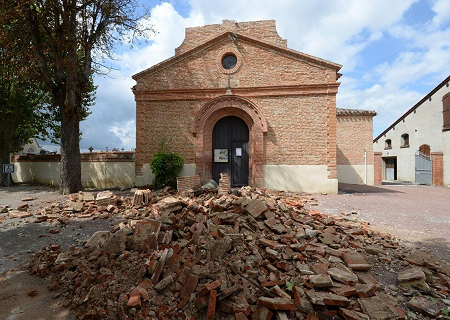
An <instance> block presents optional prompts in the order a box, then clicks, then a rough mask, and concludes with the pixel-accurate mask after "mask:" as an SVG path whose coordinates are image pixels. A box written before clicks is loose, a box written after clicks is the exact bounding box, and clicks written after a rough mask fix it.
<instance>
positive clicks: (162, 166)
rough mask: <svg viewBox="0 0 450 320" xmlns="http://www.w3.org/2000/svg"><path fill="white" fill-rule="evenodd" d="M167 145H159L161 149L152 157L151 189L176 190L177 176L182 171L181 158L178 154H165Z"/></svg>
mask: <svg viewBox="0 0 450 320" xmlns="http://www.w3.org/2000/svg"><path fill="white" fill-rule="evenodd" d="M166 148H167V144H166V143H164V142H163V143H161V147H160V149H159V150H158V152H157V153H155V154H154V155H153V158H152V161H151V162H150V168H151V169H152V172H153V174H154V175H155V179H153V187H154V188H155V189H162V188H164V187H166V186H170V187H171V188H173V189H176V188H177V176H178V174H179V173H180V171H181V169H183V158H182V157H181V156H180V155H179V154H178V153H167V152H166Z"/></svg>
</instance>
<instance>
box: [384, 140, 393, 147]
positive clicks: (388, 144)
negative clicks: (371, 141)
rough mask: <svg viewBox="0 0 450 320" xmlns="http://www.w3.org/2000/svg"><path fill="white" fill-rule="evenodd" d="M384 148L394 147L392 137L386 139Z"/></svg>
mask: <svg viewBox="0 0 450 320" xmlns="http://www.w3.org/2000/svg"><path fill="white" fill-rule="evenodd" d="M384 148H385V149H392V142H391V139H386V141H385V142H384Z"/></svg>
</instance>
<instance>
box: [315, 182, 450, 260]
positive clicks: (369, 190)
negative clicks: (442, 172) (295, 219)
mask: <svg viewBox="0 0 450 320" xmlns="http://www.w3.org/2000/svg"><path fill="white" fill-rule="evenodd" d="M339 189H340V190H339V194H335V195H331V194H328V195H322V194H314V197H315V198H317V200H318V206H313V207H312V208H315V209H317V210H319V211H321V212H323V213H328V214H333V215H340V216H343V217H357V218H359V219H362V220H364V221H367V222H369V223H370V225H371V226H372V227H373V228H375V229H377V230H380V231H384V232H388V233H391V234H393V235H395V236H397V237H399V238H401V239H402V240H404V241H405V242H408V243H410V244H411V245H414V246H418V247H425V248H427V249H429V250H431V251H433V252H434V253H439V254H440V255H442V258H444V259H446V260H447V261H450V188H444V187H431V186H414V185H410V186H403V185H395V186H394V185H390V186H384V185H383V186H379V187H371V186H358V185H348V184H340V185H339ZM352 212H354V213H356V214H351V213H352ZM346 214H350V215H348V216H347V215H346Z"/></svg>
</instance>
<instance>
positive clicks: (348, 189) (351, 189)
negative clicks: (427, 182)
mask: <svg viewBox="0 0 450 320" xmlns="http://www.w3.org/2000/svg"><path fill="white" fill-rule="evenodd" d="M338 189H339V193H351V194H357V193H402V192H400V191H397V190H391V189H388V188H384V187H375V186H367V185H356V184H346V183H339V186H338Z"/></svg>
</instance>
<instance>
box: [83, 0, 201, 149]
mask: <svg viewBox="0 0 450 320" xmlns="http://www.w3.org/2000/svg"><path fill="white" fill-rule="evenodd" d="M145 23H149V24H151V25H153V26H154V28H155V30H157V31H158V32H157V33H156V34H154V35H153V36H152V37H151V40H150V42H149V44H148V45H143V46H140V47H134V48H131V49H130V48H128V47H126V48H125V49H124V50H125V51H123V52H122V53H116V54H115V61H109V62H108V63H110V64H111V65H112V66H113V67H115V68H118V70H112V71H111V72H110V73H109V74H108V76H106V77H105V76H97V77H96V78H95V83H96V84H97V85H98V89H97V99H96V105H95V106H93V107H92V114H91V115H90V116H89V117H88V118H87V120H86V121H83V122H82V123H81V124H80V127H81V130H82V132H83V135H82V140H81V149H83V150H86V149H87V148H89V147H90V146H92V147H93V148H94V149H101V150H104V149H105V148H106V147H108V148H109V150H111V149H112V148H119V149H121V148H122V147H123V148H124V149H126V150H130V149H131V148H134V147H135V144H136V141H135V130H136V129H135V127H136V126H135V118H136V105H135V102H134V96H133V93H132V91H131V87H132V86H133V85H135V81H134V80H133V79H132V78H131V76H132V75H133V74H135V73H137V72H140V71H142V70H144V69H146V68H148V67H150V66H152V65H154V64H156V63H158V62H161V61H163V60H165V59H167V58H169V57H171V56H173V54H174V52H175V48H176V47H178V46H179V45H180V44H181V43H182V41H183V39H184V29H185V28H186V27H187V26H192V25H202V24H204V22H203V20H202V18H201V16H198V15H194V16H193V17H192V18H191V17H189V18H186V19H185V18H183V17H182V16H181V15H180V14H179V13H178V12H176V11H175V9H174V8H173V6H172V5H171V4H169V3H162V4H160V5H158V6H156V7H154V8H153V9H152V11H151V16H150V19H149V21H145Z"/></svg>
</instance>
